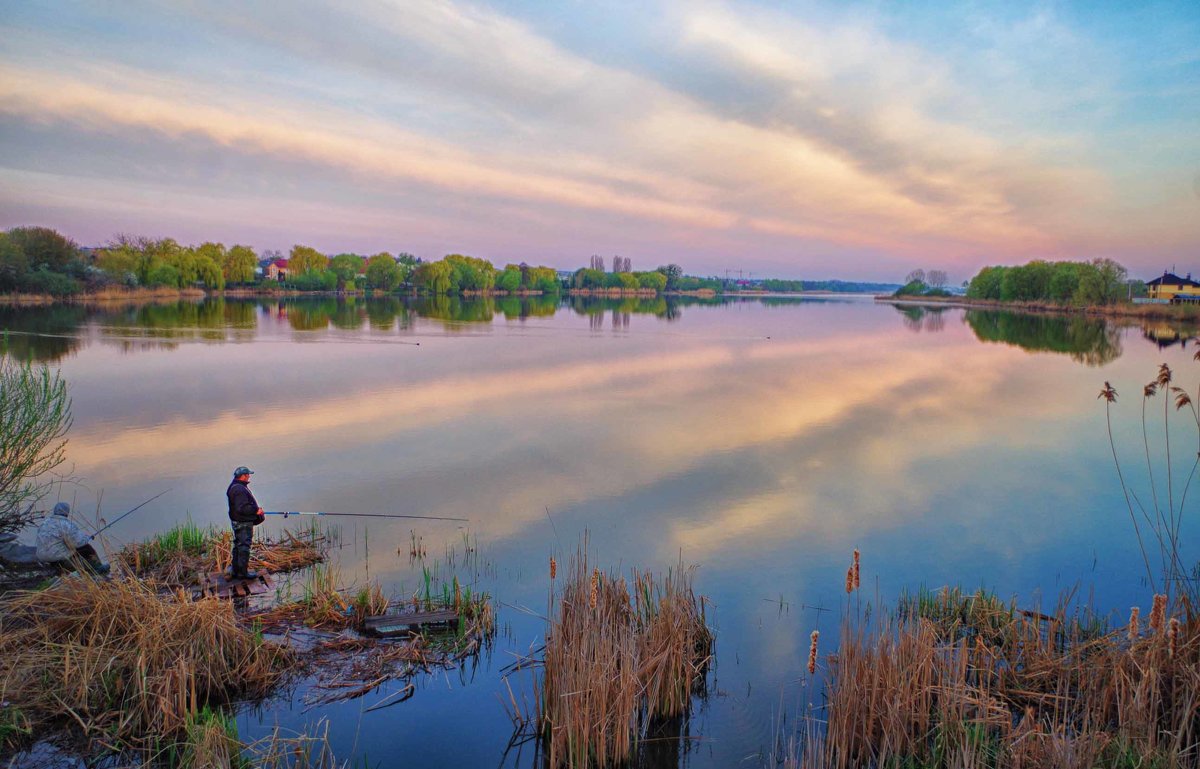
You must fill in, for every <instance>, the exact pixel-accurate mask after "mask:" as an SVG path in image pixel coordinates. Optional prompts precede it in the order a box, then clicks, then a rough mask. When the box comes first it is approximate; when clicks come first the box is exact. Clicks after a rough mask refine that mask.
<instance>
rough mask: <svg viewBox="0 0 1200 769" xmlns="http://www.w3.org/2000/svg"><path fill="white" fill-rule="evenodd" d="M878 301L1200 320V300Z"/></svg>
mask: <svg viewBox="0 0 1200 769" xmlns="http://www.w3.org/2000/svg"><path fill="white" fill-rule="evenodd" d="M875 301H876V302H879V303H881V304H892V305H897V306H905V305H925V306H936V307H962V308H976V309H987V310H1003V311H1005V312H1037V313H1055V314H1060V315H1088V316H1093V317H1098V318H1144V319H1147V320H1177V321H1197V320H1200V304H1133V303H1132V302H1118V303H1116V304H1101V305H1082V306H1080V305H1073V304H1064V303H1059V302H1004V301H1000V300H994V299H969V298H967V297H965V296H892V295H889V294H885V295H882V296H876V297H875Z"/></svg>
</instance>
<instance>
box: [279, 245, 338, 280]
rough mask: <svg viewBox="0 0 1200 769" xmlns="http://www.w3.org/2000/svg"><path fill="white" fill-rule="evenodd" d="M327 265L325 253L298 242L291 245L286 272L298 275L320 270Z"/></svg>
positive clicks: (294, 275) (327, 260)
mask: <svg viewBox="0 0 1200 769" xmlns="http://www.w3.org/2000/svg"><path fill="white" fill-rule="evenodd" d="M328 265H329V259H327V258H326V257H325V254H322V253H321V252H320V251H318V250H317V249H315V248H309V247H308V246H301V245H298V244H297V245H295V246H292V251H291V254H290V255H289V256H288V273H289V275H291V276H293V277H299V276H301V275H304V274H305V273H309V272H321V271H322V270H324V269H325V268H326V267H327V266H328Z"/></svg>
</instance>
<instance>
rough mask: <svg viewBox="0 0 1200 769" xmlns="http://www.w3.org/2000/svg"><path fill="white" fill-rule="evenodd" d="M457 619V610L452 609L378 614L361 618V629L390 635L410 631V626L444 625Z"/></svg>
mask: <svg viewBox="0 0 1200 769" xmlns="http://www.w3.org/2000/svg"><path fill="white" fill-rule="evenodd" d="M457 621H458V612H456V611H454V610H453V609H442V610H439V611H424V612H413V613H409V614H380V615H377V616H374V617H367V618H366V619H365V620H363V629H364V630H366V631H367V632H369V633H374V634H376V635H381V636H390V635H401V634H404V633H408V632H412V628H415V627H420V626H421V625H444V624H448V623H452V622H457Z"/></svg>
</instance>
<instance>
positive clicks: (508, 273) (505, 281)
mask: <svg viewBox="0 0 1200 769" xmlns="http://www.w3.org/2000/svg"><path fill="white" fill-rule="evenodd" d="M496 288H497V289H499V290H500V291H507V292H509V293H510V294H511V293H513V292H514V291H520V290H521V268H520V267H518V266H517V265H515V264H510V265H508V266H506V267H505V268H504V269H503V270H502V271H501V272H500V274H499V275H497V276H496Z"/></svg>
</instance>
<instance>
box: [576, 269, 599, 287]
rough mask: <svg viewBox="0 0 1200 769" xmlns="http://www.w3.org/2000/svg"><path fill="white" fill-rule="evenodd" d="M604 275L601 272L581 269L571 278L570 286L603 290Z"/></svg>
mask: <svg viewBox="0 0 1200 769" xmlns="http://www.w3.org/2000/svg"><path fill="white" fill-rule="evenodd" d="M604 275H605V273H604V272H603V271H601V270H596V269H593V268H591V267H583V268H581V269H578V270H576V271H575V274H574V275H572V276H571V285H573V286H574V287H575V288H604Z"/></svg>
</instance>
